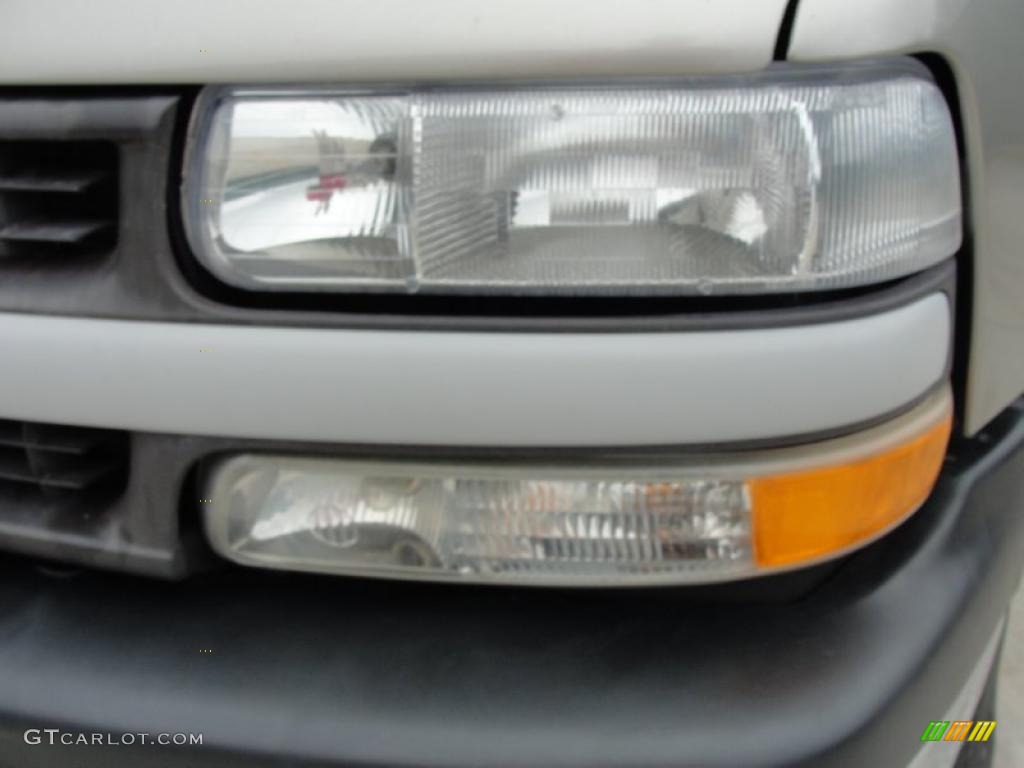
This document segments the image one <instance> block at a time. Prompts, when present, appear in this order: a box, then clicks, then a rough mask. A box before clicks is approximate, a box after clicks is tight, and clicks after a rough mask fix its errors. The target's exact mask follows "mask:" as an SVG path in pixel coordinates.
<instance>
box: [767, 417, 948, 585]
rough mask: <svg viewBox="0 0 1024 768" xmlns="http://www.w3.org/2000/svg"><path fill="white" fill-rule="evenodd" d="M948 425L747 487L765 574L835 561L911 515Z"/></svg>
mask: <svg viewBox="0 0 1024 768" xmlns="http://www.w3.org/2000/svg"><path fill="white" fill-rule="evenodd" d="M951 425H952V414H951V411H950V409H949V407H948V406H947V407H946V408H945V409H944V411H942V415H941V417H940V420H939V421H938V422H936V423H934V424H932V425H931V426H930V427H928V428H927V429H925V431H923V432H920V433H918V434H917V435H915V436H913V437H911V438H910V439H908V440H907V441H905V442H902V443H899V444H897V445H895V446H893V447H891V448H888V449H886V450H884V451H882V452H881V453H877V454H875V455H872V456H869V457H866V458H861V459H856V460H853V461H851V462H849V463H846V464H840V465H836V466H826V467H821V468H816V469H811V470H807V471H804V472H789V473H786V474H781V475H775V476H767V477H759V478H754V479H752V480H750V482H749V487H750V493H751V500H752V504H751V507H752V509H753V515H754V526H753V528H754V556H755V560H756V562H757V564H758V565H759V566H760V567H762V568H777V567H780V566H787V565H792V564H796V563H802V562H807V561H812V560H817V559H821V558H824V557H835V556H836V555H837V554H839V553H841V552H842V551H844V550H848V549H851V548H853V547H856V546H858V545H861V544H863V543H865V542H866V541H868V540H870V539H873V538H876V537H877V536H879V535H881V534H883V533H885V532H886V531H888V530H889V529H891V528H893V527H894V526H896V525H898V524H899V523H901V522H903V521H904V520H905V519H906V518H908V517H909V516H910V515H911V514H913V513H914V512H915V511H916V510H917V508H918V507H920V506H921V504H923V503H924V501H925V499H927V498H928V494H929V493H930V492H931V490H932V486H934V484H935V480H936V478H937V477H938V474H939V469H940V468H941V466H942V460H943V457H944V456H945V453H946V443H947V442H948V441H949V433H950V429H951Z"/></svg>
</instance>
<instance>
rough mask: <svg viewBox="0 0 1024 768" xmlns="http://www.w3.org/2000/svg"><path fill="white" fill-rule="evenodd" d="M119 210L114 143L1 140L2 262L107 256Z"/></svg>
mask: <svg viewBox="0 0 1024 768" xmlns="http://www.w3.org/2000/svg"><path fill="white" fill-rule="evenodd" d="M117 211H118V152H117V147H116V146H115V145H114V144H113V143H110V142H103V141H12V140H5V141H0V257H8V258H10V257H15V258H16V257H21V256H26V257H34V256H37V255H40V256H47V255H50V256H63V255H68V256H70V255H76V254H89V253H104V252H107V251H109V250H111V249H112V248H113V247H114V245H115V244H116V241H117Z"/></svg>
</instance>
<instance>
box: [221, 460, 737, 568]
mask: <svg viewBox="0 0 1024 768" xmlns="http://www.w3.org/2000/svg"><path fill="white" fill-rule="evenodd" d="M231 505H232V509H233V514H232V515H231V520H232V524H231V528H230V530H229V531H228V539H229V540H228V545H229V546H230V547H232V548H233V549H235V550H236V551H237V552H238V553H239V554H240V555H241V556H243V557H250V558H254V559H255V560H256V561H258V562H263V563H267V562H273V561H274V560H275V559H282V560H284V561H291V560H292V559H293V558H296V559H299V558H300V559H301V561H302V562H304V563H306V564H308V565H310V566H314V567H316V569H318V570H324V569H326V570H337V571H346V570H358V571H359V572H364V573H365V572H371V573H372V572H378V573H381V574H392V575H402V574H404V575H409V576H415V575H416V574H417V573H418V572H419V573H421V574H422V575H425V576H430V577H431V578H437V577H438V576H444V575H445V573H447V574H448V575H450V576H452V577H467V576H469V577H472V578H478V579H483V580H488V579H490V578H496V579H499V580H500V579H502V578H504V577H510V576H515V577H517V578H518V577H523V578H526V579H530V578H531V577H532V578H537V579H541V580H545V579H553V578H554V579H559V580H568V581H572V580H573V579H574V578H577V577H578V578H581V579H586V580H592V579H595V578H596V579H597V580H600V579H601V578H603V577H604V578H609V579H611V578H618V577H620V576H622V575H624V574H636V575H647V576H657V575H659V574H665V575H669V576H671V575H673V574H679V573H684V574H685V573H686V572H688V571H694V570H697V571H700V572H701V573H704V574H706V573H711V575H712V577H714V576H715V575H716V574H722V575H725V576H728V575H735V574H742V573H744V572H746V571H749V570H751V569H752V567H753V555H752V550H751V527H750V501H749V493H748V490H747V487H746V485H745V483H743V482H739V481H737V482H733V481H726V480H664V481H663V480H659V481H654V482H644V481H632V480H609V481H591V480H582V479H547V480H518V479H517V480H508V479H501V478H487V477H455V476H453V477H441V476H424V477H414V476H406V477H387V476H380V475H370V476H365V475H361V474H359V473H357V472H350V473H346V472H338V471H337V470H336V469H334V470H324V471H322V472H321V471H317V468H316V465H315V463H308V464H305V465H304V466H303V469H302V471H289V470H282V471H280V472H278V471H277V470H276V469H273V468H272V466H271V465H267V466H265V467H259V468H254V469H253V470H252V471H251V472H250V473H249V474H247V475H246V476H244V477H243V478H241V479H240V480H239V481H238V482H237V484H236V485H235V490H234V496H233V498H232V499H231Z"/></svg>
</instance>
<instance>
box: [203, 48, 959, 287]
mask: <svg viewBox="0 0 1024 768" xmlns="http://www.w3.org/2000/svg"><path fill="white" fill-rule="evenodd" d="M183 204H184V212H185V215H186V224H187V228H188V232H189V239H190V241H191V244H192V246H193V248H194V250H195V251H196V253H197V254H198V255H199V257H200V258H201V259H202V260H203V261H204V262H205V263H206V264H207V266H208V267H209V268H210V269H211V270H213V271H214V272H215V273H216V274H218V275H219V276H220V277H221V278H222V279H224V280H226V281H227V282H229V283H232V284H234V285H237V286H240V287H244V288H249V289H256V290H303V291H308V290H334V291H365V290H382V291H391V292H435V293H436V292H447V293H452V292H484V293H487V292H490V293H512V294H567V293H602V294H615V293H620V294H621V293H639V294H650V293H678V294H692V293H714V294H740V293H752V292H765V291H768V292H772V291H775V292H781V291H796V290H820V289H827V288H839V287H845V286H853V285H860V284H864V283H870V282H877V281H883V280H887V279H891V278H894V277H898V276H901V275H905V274H908V273H910V272H913V271H916V270H919V269H923V268H925V267H927V266H930V265H931V264H934V263H936V262H938V261H939V260H941V259H943V258H946V257H948V256H950V255H952V254H953V253H954V252H955V251H956V249H957V247H958V246H959V243H960V190H959V180H958V164H957V155H956V144H955V139H954V134H953V127H952V122H951V120H950V116H949V112H948V109H947V107H946V103H945V101H944V99H943V96H942V94H941V93H940V91H939V89H938V88H937V87H936V86H935V84H934V83H933V82H932V81H931V80H930V79H928V76H927V73H926V71H925V70H924V69H923V68H918V67H914V66H911V65H910V64H908V62H907V61H904V60H898V61H896V62H890V63H889V64H886V65H872V66H863V65H861V66H859V67H858V66H852V65H851V66H846V67H840V68H832V69H820V68H819V69H813V70H806V69H802V68H798V67H792V68H786V67H782V68H779V69H773V70H769V71H768V72H766V73H764V74H763V75H759V76H746V77H736V78H721V77H719V78H714V79H709V78H703V79H691V80H686V81H683V82H681V83H676V84H672V85H663V84H654V85H646V86H643V87H628V88H626V87H578V88H564V87H533V88H503V89H500V90H486V89H482V88H462V89H453V88H446V89H418V90H417V89H410V90H388V89H382V90H380V91H373V92H367V91H357V90H345V89H326V88H316V89H270V90H264V89H261V90H257V89H253V88H234V89H232V88H217V89H212V90H209V91H208V92H207V93H206V95H205V97H204V98H203V100H202V105H201V107H200V109H199V111H198V113H197V120H196V122H195V125H194V127H193V135H192V145H191V149H190V158H189V161H188V163H187V168H186V179H185V186H184V189H183Z"/></svg>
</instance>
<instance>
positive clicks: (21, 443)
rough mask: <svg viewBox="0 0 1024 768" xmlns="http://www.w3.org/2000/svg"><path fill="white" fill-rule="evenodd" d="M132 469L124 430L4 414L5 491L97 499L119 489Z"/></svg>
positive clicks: (1, 477)
mask: <svg viewBox="0 0 1024 768" xmlns="http://www.w3.org/2000/svg"><path fill="white" fill-rule="evenodd" d="M127 475H128V435H127V434H126V433H124V432H118V431H114V430H103V429H86V428H81V427H66V426H54V425H50V424H37V423H33V422H26V421H7V420H0V491H7V492H14V493H16V494H18V495H22V494H26V493H28V494H41V495H43V496H47V497H60V498H68V497H71V496H83V497H85V496H88V497H89V498H90V499H92V498H95V497H96V495H98V494H100V495H105V494H111V495H113V494H116V493H117V492H118V491H120V490H121V489H122V488H123V487H124V484H125V482H126V480H127Z"/></svg>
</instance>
